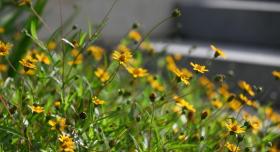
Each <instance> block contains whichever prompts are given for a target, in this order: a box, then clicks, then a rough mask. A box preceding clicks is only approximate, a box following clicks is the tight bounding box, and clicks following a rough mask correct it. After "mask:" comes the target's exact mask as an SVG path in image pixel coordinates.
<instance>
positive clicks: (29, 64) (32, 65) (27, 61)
mask: <svg viewBox="0 0 280 152" xmlns="http://www.w3.org/2000/svg"><path fill="white" fill-rule="evenodd" d="M36 62H37V60H36V59H34V58H32V56H26V57H25V58H23V59H21V60H20V61H19V63H20V64H21V65H22V66H23V67H24V71H25V72H27V71H29V70H30V69H32V70H36V69H37V67H36Z"/></svg>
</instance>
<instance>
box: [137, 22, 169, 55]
mask: <svg viewBox="0 0 280 152" xmlns="http://www.w3.org/2000/svg"><path fill="white" fill-rule="evenodd" d="M171 18H172V16H169V17H167V18H165V19H163V20H162V21H160V22H158V23H157V24H156V25H155V26H154V27H153V28H152V29H151V30H150V31H148V33H147V34H146V35H145V36H144V37H143V39H142V40H141V41H140V42H139V43H138V45H137V46H136V47H135V49H134V50H137V49H138V48H139V47H140V46H141V44H142V43H143V42H144V41H145V40H146V39H147V38H148V37H149V36H150V35H151V34H152V32H153V31H154V30H155V29H156V28H158V27H159V26H160V25H162V24H163V23H165V22H166V21H168V20H169V19H171Z"/></svg>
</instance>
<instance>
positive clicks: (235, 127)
mask: <svg viewBox="0 0 280 152" xmlns="http://www.w3.org/2000/svg"><path fill="white" fill-rule="evenodd" d="M225 126H226V128H227V129H228V131H229V132H232V133H236V134H241V133H244V132H245V129H244V128H242V127H241V126H240V125H239V124H238V123H237V122H236V121H233V120H230V121H228V122H227V123H226V124H225Z"/></svg>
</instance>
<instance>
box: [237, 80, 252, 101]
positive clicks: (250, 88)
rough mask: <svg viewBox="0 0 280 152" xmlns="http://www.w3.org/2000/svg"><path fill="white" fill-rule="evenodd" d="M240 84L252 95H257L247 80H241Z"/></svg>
mask: <svg viewBox="0 0 280 152" xmlns="http://www.w3.org/2000/svg"><path fill="white" fill-rule="evenodd" d="M238 85H239V87H240V88H241V89H243V90H244V91H246V93H248V94H249V95H250V96H252V97H253V96H255V92H254V91H253V89H252V87H251V85H250V84H248V83H247V82H246V81H239V82H238Z"/></svg>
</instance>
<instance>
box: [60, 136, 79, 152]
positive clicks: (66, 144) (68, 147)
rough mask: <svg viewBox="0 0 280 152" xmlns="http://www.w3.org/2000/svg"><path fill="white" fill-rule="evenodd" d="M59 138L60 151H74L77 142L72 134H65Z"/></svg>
mask: <svg viewBox="0 0 280 152" xmlns="http://www.w3.org/2000/svg"><path fill="white" fill-rule="evenodd" d="M58 140H59V142H60V147H59V151H60V152H74V150H75V143H74V142H73V139H72V138H71V137H70V136H68V135H65V134H63V135H60V136H59V138H58Z"/></svg>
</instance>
